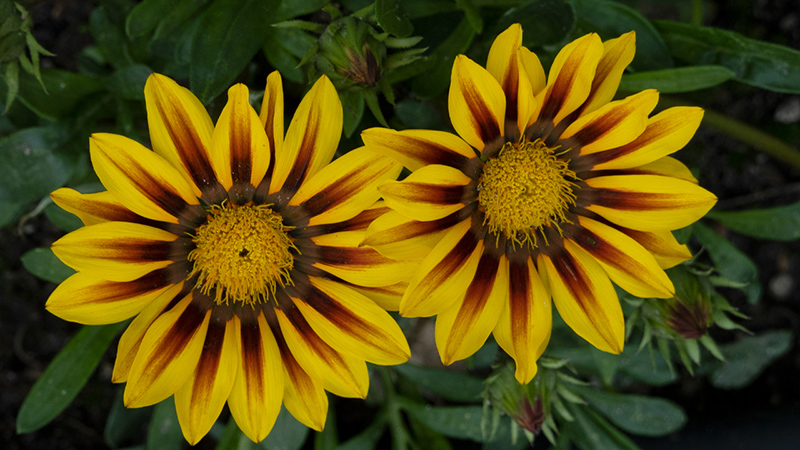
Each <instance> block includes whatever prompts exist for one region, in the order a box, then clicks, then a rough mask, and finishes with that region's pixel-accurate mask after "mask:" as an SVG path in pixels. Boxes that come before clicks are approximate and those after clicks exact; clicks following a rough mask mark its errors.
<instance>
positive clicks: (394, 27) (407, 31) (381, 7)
mask: <svg viewBox="0 0 800 450" xmlns="http://www.w3.org/2000/svg"><path fill="white" fill-rule="evenodd" d="M375 18H376V19H377V20H378V25H380V26H381V28H383V30H384V31H386V32H388V33H391V34H393V35H395V36H397V37H401V38H404V37H409V36H411V33H413V32H414V26H413V25H411V21H410V20H408V14H406V11H405V9H404V8H403V3H402V2H401V1H400V0H375Z"/></svg>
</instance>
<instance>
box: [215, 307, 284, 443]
mask: <svg viewBox="0 0 800 450" xmlns="http://www.w3.org/2000/svg"><path fill="white" fill-rule="evenodd" d="M233 320H235V321H237V322H238V321H239V319H238V317H236V316H234V319H233ZM237 328H238V329H239V333H237V337H238V339H236V343H237V347H238V354H239V356H238V360H239V367H238V369H237V372H236V380H235V381H234V382H233V389H232V390H231V394H230V398H228V407H229V408H230V410H231V415H232V416H233V418H234V420H236V424H237V425H239V428H240V429H241V430H242V432H243V433H244V434H245V435H246V436H247V437H249V438H250V440H252V441H253V442H261V441H262V440H264V438H265V437H267V435H268V434H269V432H270V430H272V426H273V425H274V424H275V419H277V418H278V413H279V412H280V411H281V403H282V402H283V363H282V362H281V355H280V351H279V350H278V344H277V343H276V342H275V337H274V336H273V334H272V331H270V327H269V325H267V321H266V320H265V319H264V315H263V314H259V315H258V321H256V322H253V323H241V325H240V326H239V327H237Z"/></svg>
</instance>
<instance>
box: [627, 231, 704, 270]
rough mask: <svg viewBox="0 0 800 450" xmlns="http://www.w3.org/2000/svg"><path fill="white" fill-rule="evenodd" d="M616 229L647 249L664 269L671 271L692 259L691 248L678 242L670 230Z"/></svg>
mask: <svg viewBox="0 0 800 450" xmlns="http://www.w3.org/2000/svg"><path fill="white" fill-rule="evenodd" d="M616 228H617V229H618V230H620V231H621V232H623V233H625V234H627V235H628V236H630V237H632V238H633V239H635V240H636V242H638V243H639V244H641V245H642V247H644V248H646V249H647V251H649V252H650V253H651V254H652V255H653V256H654V257H655V258H656V262H658V265H659V266H661V268H662V269H669V268H670V267H675V266H677V265H678V264H680V263H682V262H684V261H688V260H690V259H692V252H691V251H689V248H688V247H687V246H685V245H683V244H681V243H680V242H678V240H677V239H675V236H674V235H673V234H672V232H671V231H669V230H664V231H652V232H647V231H636V230H631V229H630V228H625V227H620V226H617V227H616Z"/></svg>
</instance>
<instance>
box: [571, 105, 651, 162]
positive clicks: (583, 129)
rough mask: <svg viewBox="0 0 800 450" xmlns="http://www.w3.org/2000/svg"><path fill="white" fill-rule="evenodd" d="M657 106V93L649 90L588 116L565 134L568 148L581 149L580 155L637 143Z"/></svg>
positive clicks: (579, 119) (574, 123)
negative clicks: (634, 141)
mask: <svg viewBox="0 0 800 450" xmlns="http://www.w3.org/2000/svg"><path fill="white" fill-rule="evenodd" d="M656 103H658V91H656V90H653V89H648V90H646V91H642V92H639V93H638V94H634V95H631V96H630V97H626V98H624V99H622V100H617V101H615V102H611V103H608V104H606V105H605V106H602V107H600V108H599V109H597V110H596V111H593V112H591V113H588V114H585V115H583V116H581V117H580V118H578V119H577V120H576V121H575V122H572V124H571V125H570V126H569V127H567V129H566V130H564V133H562V134H561V141H562V142H564V143H565V144H566V145H565V147H573V148H574V146H573V145H570V143H572V142H574V143H575V144H576V145H577V146H579V148H580V154H581V155H589V154H592V153H597V152H599V151H603V150H606V149H609V148H614V147H619V146H622V145H625V144H628V143H629V142H631V141H633V140H634V139H636V138H637V137H638V136H639V135H640V134H642V132H643V131H644V130H645V128H646V127H647V116H648V115H649V114H650V112H651V111H653V108H655V107H656Z"/></svg>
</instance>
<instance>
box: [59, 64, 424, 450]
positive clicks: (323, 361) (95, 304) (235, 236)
mask: <svg viewBox="0 0 800 450" xmlns="http://www.w3.org/2000/svg"><path fill="white" fill-rule="evenodd" d="M145 98H146V103H147V114H148V122H149V126H150V138H151V141H152V145H153V149H154V151H150V150H148V149H147V148H145V147H143V146H142V145H140V144H139V143H137V142H135V141H133V140H131V139H128V138H126V137H123V136H118V135H113V134H95V135H93V136H92V137H91V141H90V150H91V158H92V163H93V165H94V169H95V171H96V172H97V175H98V177H99V178H100V181H101V182H102V183H103V185H104V186H105V188H106V189H107V191H104V192H100V193H97V194H80V193H78V192H76V191H74V190H72V189H66V188H64V189H59V190H57V191H55V192H53V194H52V198H53V200H54V201H55V202H56V203H57V204H58V205H60V206H61V207H62V208H64V209H66V210H67V211H70V212H72V213H74V214H76V215H77V216H79V217H80V218H81V219H82V220H83V222H84V224H85V226H84V227H83V228H80V229H78V230H76V231H74V232H72V233H69V234H67V235H66V236H64V237H63V238H61V239H59V240H58V241H57V242H55V243H54V244H53V252H54V253H55V254H56V255H57V256H58V257H59V258H60V259H61V260H62V261H64V262H65V263H66V264H67V265H69V266H70V267H72V268H74V269H75V270H77V271H78V273H76V274H75V275H73V276H72V277H70V278H69V279H67V280H66V281H64V282H63V283H62V284H61V285H59V286H58V288H57V289H56V290H55V291H54V292H53V294H52V295H51V296H50V298H49V300H48V302H47V309H48V310H49V311H51V312H52V313H53V314H56V315H57V316H59V317H62V318H64V319H67V320H72V321H76V322H81V323H85V324H105V323H113V322H119V321H121V320H125V319H128V318H130V317H134V316H135V318H134V319H133V321H132V322H131V324H130V326H129V327H128V329H127V330H126V331H125V333H124V334H123V335H122V337H121V339H120V342H119V349H118V353H117V359H116V363H115V366H114V373H113V381H115V382H127V385H126V386H125V395H124V400H125V404H126V405H127V406H129V407H140V406H146V405H152V404H154V403H157V402H160V401H162V400H164V399H166V398H168V397H169V396H171V395H174V396H175V405H176V407H177V411H178V418H179V420H180V424H181V429H182V430H183V433H184V436H185V437H186V439H187V440H188V441H189V442H190V443H192V444H194V443H196V442H197V441H199V440H200V439H201V438H202V437H203V436H204V435H205V434H206V433H207V432H208V430H209V429H210V428H211V426H212V425H213V424H214V422H215V421H216V419H217V417H218V416H219V414H220V411H221V410H222V408H223V406H224V405H225V403H226V402H227V404H228V406H229V408H230V410H231V413H232V415H233V417H234V419H235V420H236V422H237V424H238V425H239V427H240V428H241V429H242V431H244V433H245V434H246V435H247V436H248V437H250V438H251V439H252V440H254V441H260V440H262V439H264V437H266V435H267V434H268V433H269V431H270V429H271V428H272V426H273V424H274V422H275V418H276V417H277V415H278V412H279V411H280V407H281V404H282V403H283V404H284V405H285V406H286V408H287V409H288V410H289V411H290V412H291V413H292V414H293V415H294V416H295V417H296V418H297V419H298V420H299V421H301V422H302V423H304V424H306V425H308V426H309V427H311V428H314V429H317V430H320V429H322V427H323V426H324V423H325V417H326V411H327V406H328V400H327V396H326V394H325V390H329V391H331V392H333V393H335V394H337V395H341V396H346V397H364V396H365V395H366V393H367V387H368V383H369V379H368V376H367V367H366V364H365V362H366V361H369V362H372V363H375V364H397V363H401V362H404V361H405V360H406V359H407V358H408V355H409V349H408V344H407V343H406V341H405V338H404V337H403V334H402V332H401V331H400V328H399V327H398V326H397V324H396V323H395V322H394V321H393V320H392V318H391V317H390V316H389V315H388V313H386V311H385V310H384V309H383V308H381V306H383V307H386V308H394V309H397V302H398V300H399V295H398V292H402V288H403V287H405V281H406V280H407V278H408V277H409V276H410V270H411V269H412V268H413V265H410V264H407V263H403V262H398V261H395V260H392V259H389V258H387V257H384V256H382V255H380V254H379V253H377V252H375V251H374V250H371V249H368V248H363V247H359V246H358V243H359V242H360V241H361V240H362V239H363V237H364V234H365V232H366V227H367V225H368V224H369V222H370V221H371V220H372V219H373V218H374V217H377V216H378V215H381V214H383V213H385V212H386V211H388V209H387V208H385V207H383V206H382V205H381V204H376V203H375V202H376V201H377V200H378V197H379V193H378V191H377V189H376V186H377V185H378V184H380V183H382V182H384V181H386V180H389V179H394V178H395V177H397V175H398V174H399V171H400V165H399V164H398V163H396V162H395V161H393V160H392V159H390V158H387V157H385V156H380V155H376V154H374V153H373V152H369V151H367V150H366V149H364V148H361V149H356V150H353V151H351V152H349V153H347V154H345V155H344V156H342V157H341V158H338V159H337V160H336V161H334V162H332V163H331V159H332V158H333V155H334V152H335V151H336V147H337V145H338V142H339V137H340V135H341V130H342V107H341V104H340V103H339V98H338V96H337V94H336V91H335V90H334V88H333V85H332V84H331V83H330V81H329V80H328V79H327V78H326V77H322V78H320V80H319V81H317V83H316V84H315V85H314V87H313V88H312V89H311V91H310V92H309V93H308V94H307V95H306V97H305V98H304V99H303V101H302V102H301V103H300V105H299V107H298V109H297V112H296V113H295V115H294V118H293V120H292V122H291V124H290V125H289V128H288V131H287V132H286V136H285V139H284V124H283V90H282V85H281V79H280V76H279V75H278V74H277V72H276V73H273V74H272V75H270V76H269V78H268V79H267V88H266V92H265V95H264V101H263V106H262V109H261V115H260V116H259V115H258V114H257V113H256V111H255V110H254V109H253V108H252V107H251V106H250V104H249V103H248V90H247V88H246V87H245V86H243V85H236V86H234V87H232V88H231V89H230V90H229V91H228V103H227V105H226V106H225V108H224V109H223V111H222V114H221V116H220V118H219V120H218V121H217V123H216V126H214V125H213V123H212V121H211V118H210V117H209V115H208V113H207V112H206V110H205V109H204V108H203V106H202V104H200V102H199V101H198V100H197V98H195V97H194V95H192V94H191V93H190V92H189V91H188V90H186V89H184V88H182V87H180V86H178V85H177V84H176V83H175V82H174V81H172V80H170V79H169V78H167V77H164V76H161V75H155V74H154V75H152V76H151V77H150V78H149V79H148V81H147V85H146V87H145ZM372 299H374V301H373V300H372ZM375 302H378V303H379V304H380V305H381V306H379V305H378V304H376V303H375Z"/></svg>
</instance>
